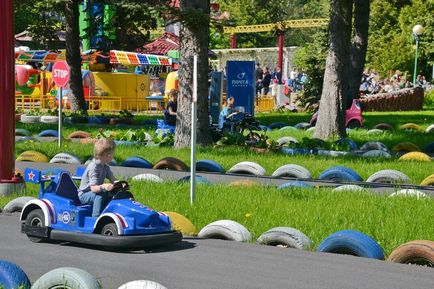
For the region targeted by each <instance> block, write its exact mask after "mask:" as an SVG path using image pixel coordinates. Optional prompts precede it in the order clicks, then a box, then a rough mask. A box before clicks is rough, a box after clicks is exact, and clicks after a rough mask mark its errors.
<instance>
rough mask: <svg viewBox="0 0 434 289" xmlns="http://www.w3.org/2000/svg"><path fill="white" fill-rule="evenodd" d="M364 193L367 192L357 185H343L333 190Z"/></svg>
mask: <svg viewBox="0 0 434 289" xmlns="http://www.w3.org/2000/svg"><path fill="white" fill-rule="evenodd" d="M363 191H365V188H363V187H361V186H357V185H342V186H339V187H336V188H334V189H333V190H332V192H363Z"/></svg>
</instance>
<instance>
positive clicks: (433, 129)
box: [425, 124, 434, 133]
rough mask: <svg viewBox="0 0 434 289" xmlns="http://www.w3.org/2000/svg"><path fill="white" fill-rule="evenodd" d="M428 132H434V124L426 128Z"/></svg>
mask: <svg viewBox="0 0 434 289" xmlns="http://www.w3.org/2000/svg"><path fill="white" fill-rule="evenodd" d="M425 132H426V133H433V132H434V124H432V125H430V126H428V127H427V128H426V130H425Z"/></svg>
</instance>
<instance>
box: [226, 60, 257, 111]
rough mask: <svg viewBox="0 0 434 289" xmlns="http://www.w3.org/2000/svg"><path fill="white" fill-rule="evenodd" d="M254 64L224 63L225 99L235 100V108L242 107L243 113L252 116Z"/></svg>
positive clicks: (251, 62)
mask: <svg viewBox="0 0 434 289" xmlns="http://www.w3.org/2000/svg"><path fill="white" fill-rule="evenodd" d="M255 89H256V83H255V62H254V61H228V62H226V97H231V96H232V97H233V98H234V99H235V107H243V108H244V111H245V112H246V113H249V114H252V115H253V114H254V109H255V107H254V98H255Z"/></svg>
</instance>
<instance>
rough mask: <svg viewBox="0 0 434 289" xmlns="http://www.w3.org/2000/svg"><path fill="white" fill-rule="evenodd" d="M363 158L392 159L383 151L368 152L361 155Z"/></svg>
mask: <svg viewBox="0 0 434 289" xmlns="http://www.w3.org/2000/svg"><path fill="white" fill-rule="evenodd" d="M362 157H364V158H390V157H392V156H391V155H390V154H389V153H388V152H386V151H383V150H370V151H367V152H365V153H363V154H362Z"/></svg>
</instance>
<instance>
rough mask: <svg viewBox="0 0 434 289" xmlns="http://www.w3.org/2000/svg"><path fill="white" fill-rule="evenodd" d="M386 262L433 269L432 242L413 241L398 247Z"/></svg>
mask: <svg viewBox="0 0 434 289" xmlns="http://www.w3.org/2000/svg"><path fill="white" fill-rule="evenodd" d="M387 261H390V262H395V263H401V264H417V265H423V266H429V267H434V241H430V240H414V241H410V242H407V243H404V244H402V245H400V246H399V247H398V248H396V249H395V250H393V251H392V253H390V255H389V258H387Z"/></svg>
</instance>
